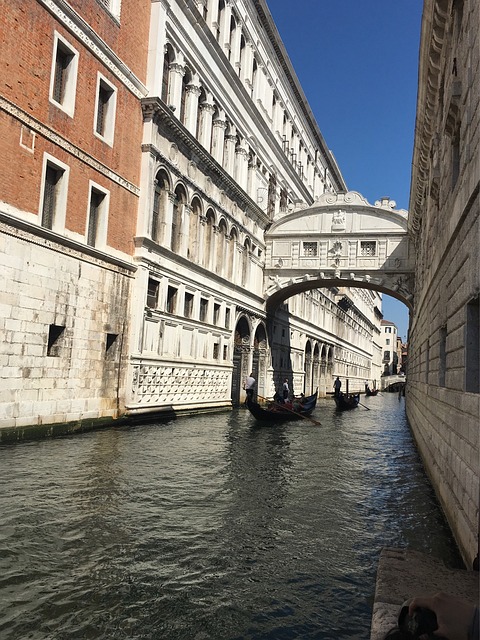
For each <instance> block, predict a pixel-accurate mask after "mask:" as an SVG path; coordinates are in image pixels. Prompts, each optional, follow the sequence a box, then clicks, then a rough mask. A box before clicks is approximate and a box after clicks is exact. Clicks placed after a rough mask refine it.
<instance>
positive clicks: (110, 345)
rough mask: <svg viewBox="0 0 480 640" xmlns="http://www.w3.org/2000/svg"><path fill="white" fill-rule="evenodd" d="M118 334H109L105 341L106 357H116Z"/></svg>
mask: <svg viewBox="0 0 480 640" xmlns="http://www.w3.org/2000/svg"><path fill="white" fill-rule="evenodd" d="M117 338H118V333H107V339H106V341H105V357H106V358H113V357H114V356H115V350H116V349H115V346H116V344H117Z"/></svg>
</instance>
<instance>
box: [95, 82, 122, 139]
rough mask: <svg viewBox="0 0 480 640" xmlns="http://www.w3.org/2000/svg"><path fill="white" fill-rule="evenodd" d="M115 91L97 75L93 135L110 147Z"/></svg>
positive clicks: (115, 98) (113, 123) (113, 125)
mask: <svg viewBox="0 0 480 640" xmlns="http://www.w3.org/2000/svg"><path fill="white" fill-rule="evenodd" d="M116 101H117V90H116V88H115V87H114V86H113V85H112V84H110V83H109V82H108V80H107V79H106V78H104V77H103V76H101V75H100V74H98V79H97V98H96V104H95V134H96V135H97V136H99V137H100V138H102V140H103V141H104V142H106V143H107V144H109V145H110V146H111V145H112V144H113V134H114V128H115V109H116Z"/></svg>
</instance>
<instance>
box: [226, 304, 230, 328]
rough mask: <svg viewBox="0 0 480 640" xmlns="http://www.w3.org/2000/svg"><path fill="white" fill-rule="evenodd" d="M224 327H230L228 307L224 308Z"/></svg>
mask: <svg viewBox="0 0 480 640" xmlns="http://www.w3.org/2000/svg"><path fill="white" fill-rule="evenodd" d="M225 328H226V329H229V328H230V309H228V308H227V309H225Z"/></svg>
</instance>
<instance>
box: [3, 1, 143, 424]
mask: <svg viewBox="0 0 480 640" xmlns="http://www.w3.org/2000/svg"><path fill="white" fill-rule="evenodd" d="M149 14H150V7H149V3H146V2H145V3H137V2H136V0H122V2H121V4H120V2H119V0H106V1H105V2H102V3H99V2H96V0H82V1H81V2H77V1H73V2H70V3H66V2H63V1H58V2H57V1H56V0H40V1H36V0H19V1H18V2H14V3H10V2H4V1H1V2H0V15H1V18H0V21H1V22H2V38H3V47H2V57H1V65H2V73H1V78H2V85H1V95H0V162H1V170H2V181H1V183H0V225H1V229H0V247H1V248H0V268H1V273H2V278H1V279H0V299H1V305H0V309H1V314H0V328H1V331H2V338H3V339H2V341H1V345H0V359H1V364H2V385H1V390H0V426H1V427H5V428H8V427H13V428H17V429H23V428H24V427H27V426H32V425H45V424H59V423H63V422H75V421H81V420H83V421H86V420H90V419H98V418H108V417H115V416H117V415H119V414H120V413H121V412H122V411H123V407H124V397H125V376H126V374H125V372H126V362H127V356H128V333H129V327H130V320H129V317H130V314H129V305H130V301H131V290H132V282H133V275H134V272H135V267H134V265H133V264H132V253H133V238H134V235H135V228H136V220H137V208H138V197H139V192H140V184H139V183H140V156H139V154H138V153H135V154H132V153H131V151H130V150H131V149H138V148H139V147H140V144H141V138H142V116H141V109H140V99H141V98H142V97H143V96H144V95H145V93H146V89H145V84H144V83H145V77H146V60H147V51H146V47H145V46H139V45H141V44H142V43H144V42H146V41H147V39H148V28H149ZM133 18H135V19H133ZM125 123H128V126H125ZM39 431H41V429H39Z"/></svg>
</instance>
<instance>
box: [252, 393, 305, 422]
mask: <svg viewBox="0 0 480 640" xmlns="http://www.w3.org/2000/svg"><path fill="white" fill-rule="evenodd" d="M317 394H318V389H317V391H315V393H314V394H313V395H312V396H307V397H306V398H303V401H302V402H301V404H300V401H299V403H298V405H296V404H295V405H294V406H295V408H293V406H290V405H285V404H281V403H280V402H271V403H270V405H269V406H268V407H266V408H263V407H261V406H260V405H259V404H258V403H257V402H253V400H250V399H249V398H247V401H246V405H247V409H248V410H249V411H250V413H251V414H252V416H254V417H255V418H256V419H257V420H261V421H263V422H286V421H287V420H301V419H302V418H308V416H309V415H310V414H311V413H312V411H313V410H314V409H315V406H316V404H317Z"/></svg>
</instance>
